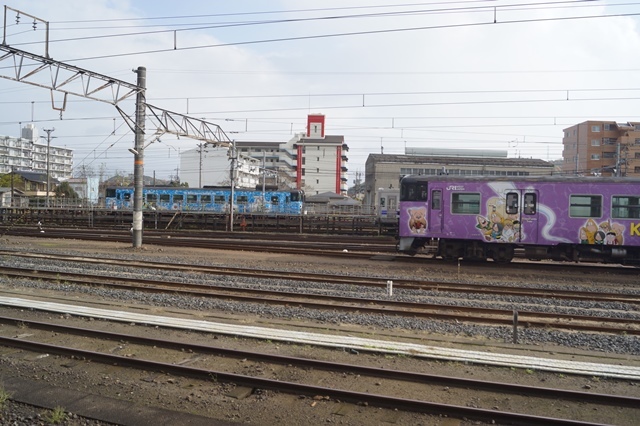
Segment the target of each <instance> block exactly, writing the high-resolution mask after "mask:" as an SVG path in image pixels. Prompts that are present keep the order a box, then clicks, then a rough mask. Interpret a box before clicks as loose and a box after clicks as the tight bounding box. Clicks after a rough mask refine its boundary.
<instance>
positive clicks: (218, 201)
mask: <svg viewBox="0 0 640 426" xmlns="http://www.w3.org/2000/svg"><path fill="white" fill-rule="evenodd" d="M226 201H227V200H225V198H224V195H216V196H215V197H213V202H214V203H216V204H224V203H225V202H226Z"/></svg>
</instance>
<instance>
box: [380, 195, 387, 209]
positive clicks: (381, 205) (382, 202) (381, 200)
mask: <svg viewBox="0 0 640 426" xmlns="http://www.w3.org/2000/svg"><path fill="white" fill-rule="evenodd" d="M385 201H386V199H385V198H384V197H380V207H385Z"/></svg>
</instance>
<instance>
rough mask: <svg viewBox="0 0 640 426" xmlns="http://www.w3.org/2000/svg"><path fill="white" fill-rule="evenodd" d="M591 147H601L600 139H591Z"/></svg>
mask: <svg viewBox="0 0 640 426" xmlns="http://www.w3.org/2000/svg"><path fill="white" fill-rule="evenodd" d="M591 146H600V141H599V140H598V139H591Z"/></svg>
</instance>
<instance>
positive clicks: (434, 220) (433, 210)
mask: <svg viewBox="0 0 640 426" xmlns="http://www.w3.org/2000/svg"><path fill="white" fill-rule="evenodd" d="M428 202H429V203H430V205H429V231H430V232H431V233H434V234H439V233H441V232H442V189H440V188H432V189H431V196H430V198H429V200H428Z"/></svg>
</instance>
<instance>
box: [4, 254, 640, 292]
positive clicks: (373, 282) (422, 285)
mask: <svg viewBox="0 0 640 426" xmlns="http://www.w3.org/2000/svg"><path fill="white" fill-rule="evenodd" d="M0 255H5V256H19V257H30V258H42V259H55V260H70V261H74V262H84V263H93V264H95V263H98V264H104V263H112V264H114V265H119V266H133V267H139V268H157V269H163V270H178V271H189V272H204V273H212V274H223V275H234V276H246V277H254V278H255V277H259V278H279V279H281V278H287V279H300V280H305V281H314V282H325V283H332V284H351V285H362V286H370V287H380V288H384V287H386V286H387V281H388V279H387V278H375V277H362V276H360V277H358V276H352V275H349V276H336V275H332V274H319V273H295V272H293V273H292V272H289V271H277V270H266V269H248V268H234V267H228V266H210V265H207V266H205V265H197V264H180V263H174V264H167V263H161V262H151V261H139V260H135V261H132V260H122V259H108V258H100V259H96V258H88V257H79V256H74V255H64V254H55V255H52V254H40V253H27V252H19V251H9V250H0ZM392 281H393V285H394V286H395V287H396V288H404V289H408V290H426V291H429V290H430V291H438V292H458V293H480V294H499V295H509V296H526V297H541V298H557V299H572V300H575V299H578V300H588V301H595V300H602V301H608V302H621V303H630V304H640V295H634V294H621V293H605V292H595V291H594V292H592V291H588V292H582V291H575V290H558V289H549V290H540V289H529V288H514V287H513V286H502V285H496V284H492V285H486V284H470V283H460V284H458V283H454V282H448V281H426V280H424V281H420V280H412V279H409V280H406V279H397V278H392Z"/></svg>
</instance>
